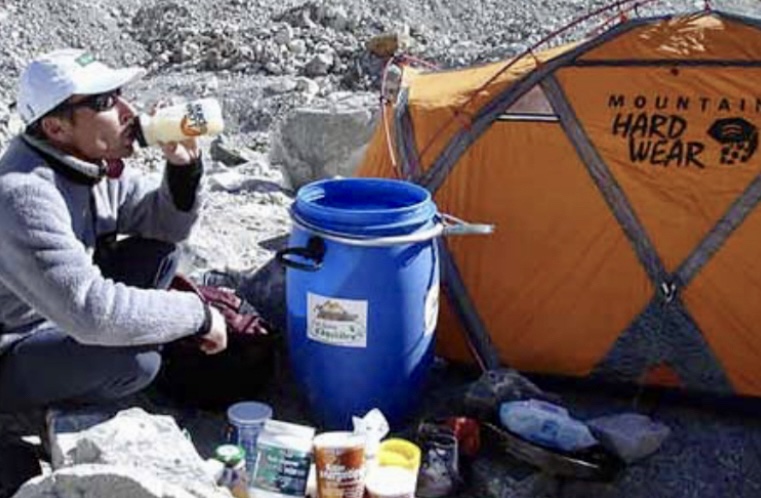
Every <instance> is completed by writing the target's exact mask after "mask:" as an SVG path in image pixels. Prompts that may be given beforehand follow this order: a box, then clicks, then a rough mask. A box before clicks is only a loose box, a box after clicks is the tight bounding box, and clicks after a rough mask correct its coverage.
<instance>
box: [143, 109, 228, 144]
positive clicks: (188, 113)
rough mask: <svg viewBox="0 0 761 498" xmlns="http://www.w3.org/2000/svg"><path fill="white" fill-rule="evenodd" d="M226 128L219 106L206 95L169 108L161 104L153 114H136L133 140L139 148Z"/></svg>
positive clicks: (219, 131)
mask: <svg viewBox="0 0 761 498" xmlns="http://www.w3.org/2000/svg"><path fill="white" fill-rule="evenodd" d="M224 128H225V122H224V120H223V119H222V106H221V105H220V104H219V101H218V100H217V99H215V98H205V99H200V100H194V101H192V102H186V103H184V104H179V105H173V106H170V107H160V108H159V109H157V110H156V112H155V113H154V114H153V115H149V114H141V115H140V116H138V120H137V126H136V127H135V139H136V140H137V142H138V143H139V144H140V146H141V147H147V146H151V145H154V144H156V143H158V142H173V141H180V140H185V139H187V138H191V137H200V136H214V135H217V134H219V133H221V132H222V131H223V130H224Z"/></svg>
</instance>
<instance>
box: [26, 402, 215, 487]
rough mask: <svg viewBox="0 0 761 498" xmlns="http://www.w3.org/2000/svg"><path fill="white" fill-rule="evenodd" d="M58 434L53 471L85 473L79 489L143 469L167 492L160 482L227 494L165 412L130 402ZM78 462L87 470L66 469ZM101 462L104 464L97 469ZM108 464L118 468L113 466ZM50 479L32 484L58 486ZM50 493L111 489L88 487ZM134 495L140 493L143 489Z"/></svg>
mask: <svg viewBox="0 0 761 498" xmlns="http://www.w3.org/2000/svg"><path fill="white" fill-rule="evenodd" d="M80 418H81V417H80ZM58 425H60V424H58ZM62 436H63V434H56V435H55V436H54V439H55V440H54V441H53V446H54V448H53V452H54V453H60V457H59V458H57V459H56V460H57V461H58V463H59V464H61V465H65V467H63V468H60V469H58V470H57V471H56V472H55V473H54V476H55V475H58V476H60V477H61V478H62V479H64V481H65V482H69V481H72V480H75V479H76V478H77V476H85V477H86V479H82V481H81V483H80V484H77V485H76V487H77V488H79V489H89V487H90V486H101V485H102V484H103V483H104V482H106V481H109V480H114V481H118V482H129V481H130V479H131V478H132V477H136V478H139V477H141V476H142V475H143V474H149V475H151V476H153V477H154V478H155V479H156V480H157V481H158V482H160V483H163V484H162V486H160V487H159V488H157V489H160V490H163V491H161V492H162V493H168V492H167V491H166V489H169V488H167V487H166V486H168V485H171V486H175V487H178V488H180V489H183V490H184V491H185V492H186V493H189V494H190V496H194V497H196V498H224V497H229V496H230V495H229V493H228V492H227V491H226V490H224V489H222V488H219V487H218V486H217V485H216V482H215V479H214V476H213V475H212V474H211V473H210V472H209V467H208V465H207V464H206V463H205V462H204V460H203V459H202V458H201V457H200V456H199V454H198V453H197V451H196V449H195V447H194V446H193V443H191V441H190V440H189V439H188V438H187V437H186V436H185V434H183V432H182V431H181V430H180V428H179V427H178V426H177V423H176V422H175V420H174V418H172V417H171V416H166V415H151V414H149V413H147V412H145V411H144V410H143V409H141V408H131V409H128V410H124V411H121V412H119V413H118V414H116V416H114V417H113V418H111V419H109V420H107V421H105V422H102V423H98V424H96V425H93V426H92V427H90V428H89V429H86V430H83V431H81V432H76V433H73V434H69V435H68V436H69V437H73V440H71V441H67V442H66V443H65V444H62V442H61V441H60V439H61V438H62ZM82 466H91V467H88V469H90V470H85V471H82V472H83V474H79V473H78V471H70V470H67V469H77V468H79V467H82ZM103 467H107V468H106V469H105V470H103ZM114 468H115V469H117V470H118V472H113V469H114ZM101 470H103V472H101ZM53 481H54V482H52V483H47V484H44V485H43V483H41V482H38V483H37V485H38V486H41V487H39V488H38V489H40V490H45V489H52V488H50V486H53V487H54V488H56V489H57V487H60V486H62V485H61V484H56V483H55V481H56V479H55V478H54V479H53ZM137 482H142V480H138V481H137ZM124 486H125V487H127V488H129V489H132V484H129V485H128V484H124ZM135 489H137V488H135ZM45 492H47V491H45ZM140 492H141V493H142V492H145V493H149V494H146V495H145V496H177V497H178V498H179V497H180V496H184V495H181V494H176V493H175V492H174V491H172V493H175V494H164V495H161V494H159V495H151V494H150V493H151V492H152V491H151V490H150V489H148V488H146V489H145V490H142V491H140ZM88 493H89V491H88ZM23 496H30V497H31V496H40V497H42V496H48V495H45V494H39V495H23ZM52 496H116V495H112V494H100V495H99V494H97V493H90V494H83V495H74V494H72V495H68V494H67V495H60V494H58V495H52ZM120 496H133V495H128V494H123V495H120ZM134 496H143V494H139V495H134Z"/></svg>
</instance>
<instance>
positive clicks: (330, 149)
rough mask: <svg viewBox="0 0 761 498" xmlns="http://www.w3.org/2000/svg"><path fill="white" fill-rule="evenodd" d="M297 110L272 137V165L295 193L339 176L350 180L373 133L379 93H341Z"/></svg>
mask: <svg viewBox="0 0 761 498" xmlns="http://www.w3.org/2000/svg"><path fill="white" fill-rule="evenodd" d="M315 102H316V103H314V104H313V105H311V106H309V107H302V108H300V109H296V110H295V111H293V112H292V113H291V114H289V115H288V116H287V117H286V119H285V120H284V121H283V123H282V125H281V126H280V128H279V129H278V130H277V132H276V133H275V134H274V136H273V140H272V149H271V153H270V161H271V163H272V164H277V165H278V166H280V168H281V169H282V170H283V174H284V176H285V178H286V180H287V182H288V185H289V186H290V187H291V188H292V189H297V188H299V187H301V186H302V185H304V184H306V183H309V182H311V181H314V180H317V179H320V178H327V177H332V176H335V175H340V176H352V175H353V174H354V170H355V169H356V167H357V165H358V164H359V161H360V160H361V159H362V156H363V155H364V152H365V149H366V146H367V143H368V142H369V140H370V138H371V136H372V134H373V132H374V131H375V127H376V122H377V116H378V99H377V96H376V95H375V94H370V93H367V94H351V93H342V94H336V95H333V96H331V98H330V99H327V100H322V101H319V102H317V101H315Z"/></svg>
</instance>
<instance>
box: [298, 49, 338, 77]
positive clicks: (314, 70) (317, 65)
mask: <svg viewBox="0 0 761 498" xmlns="http://www.w3.org/2000/svg"><path fill="white" fill-rule="evenodd" d="M332 65H333V54H331V53H329V52H323V53H320V54H317V55H315V56H314V57H313V58H312V60H310V61H309V62H307V65H306V66H305V67H304V72H305V73H306V74H307V76H324V75H326V74H328V71H329V70H330V68H331V66H332Z"/></svg>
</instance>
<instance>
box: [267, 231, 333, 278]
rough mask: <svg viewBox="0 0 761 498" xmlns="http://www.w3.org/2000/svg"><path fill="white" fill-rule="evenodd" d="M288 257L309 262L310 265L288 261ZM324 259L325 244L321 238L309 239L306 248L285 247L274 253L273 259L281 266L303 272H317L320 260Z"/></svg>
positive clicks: (320, 263) (320, 266) (320, 264)
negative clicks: (296, 257) (295, 257)
mask: <svg viewBox="0 0 761 498" xmlns="http://www.w3.org/2000/svg"><path fill="white" fill-rule="evenodd" d="M289 256H298V257H299V258H303V259H306V260H309V261H310V263H306V262H304V263H302V262H299V261H294V260H293V259H290V258H289ZM324 257H325V242H324V241H323V240H322V238H321V237H309V240H308V241H307V245H306V247H286V248H285V249H280V250H279V251H277V252H276V253H275V259H277V262H278V263H280V264H281V265H283V266H287V267H289V268H293V269H296V270H303V271H317V270H319V269H320V268H322V260H323V258H324Z"/></svg>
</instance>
